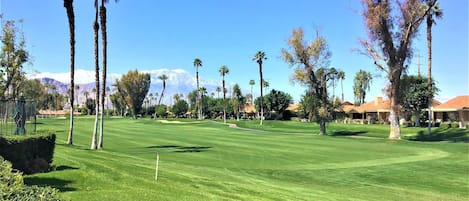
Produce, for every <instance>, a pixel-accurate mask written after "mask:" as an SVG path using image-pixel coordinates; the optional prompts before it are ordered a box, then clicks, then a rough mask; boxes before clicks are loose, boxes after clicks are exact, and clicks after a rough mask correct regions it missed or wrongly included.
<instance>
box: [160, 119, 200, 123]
mask: <svg viewBox="0 0 469 201" xmlns="http://www.w3.org/2000/svg"><path fill="white" fill-rule="evenodd" d="M158 121H159V122H161V123H164V124H193V123H197V122H182V121H168V120H165V119H162V120H158Z"/></svg>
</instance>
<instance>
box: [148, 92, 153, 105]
mask: <svg viewBox="0 0 469 201" xmlns="http://www.w3.org/2000/svg"><path fill="white" fill-rule="evenodd" d="M148 96H149V97H150V106H151V105H152V101H153V93H151V92H150V94H148Z"/></svg>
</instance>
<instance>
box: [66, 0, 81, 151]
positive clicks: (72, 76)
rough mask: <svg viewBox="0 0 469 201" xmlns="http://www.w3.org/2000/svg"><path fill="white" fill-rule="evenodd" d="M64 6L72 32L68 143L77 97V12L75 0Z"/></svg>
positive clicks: (71, 141)
mask: <svg viewBox="0 0 469 201" xmlns="http://www.w3.org/2000/svg"><path fill="white" fill-rule="evenodd" d="M64 7H65V10H66V12H67V19H68V28H69V32H70V130H69V132H68V139H67V144H73V123H74V121H73V120H74V118H73V116H74V114H73V112H74V109H73V107H74V105H73V104H74V99H75V13H74V11H73V0H64ZM77 86H78V85H77Z"/></svg>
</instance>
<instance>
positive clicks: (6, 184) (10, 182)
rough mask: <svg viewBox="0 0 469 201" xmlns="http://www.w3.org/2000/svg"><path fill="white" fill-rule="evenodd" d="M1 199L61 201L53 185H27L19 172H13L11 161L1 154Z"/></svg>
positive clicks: (12, 200)
mask: <svg viewBox="0 0 469 201" xmlns="http://www.w3.org/2000/svg"><path fill="white" fill-rule="evenodd" d="M0 200H11V201H14V200H18V201H20V200H21V201H36V200H42V201H60V198H59V197H58V191H57V190H56V189H54V188H51V187H38V186H26V185H24V183H23V176H22V175H21V173H19V172H12V168H11V163H10V162H8V161H6V160H3V158H2V157H1V156H0Z"/></svg>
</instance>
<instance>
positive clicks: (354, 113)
mask: <svg viewBox="0 0 469 201" xmlns="http://www.w3.org/2000/svg"><path fill="white" fill-rule="evenodd" d="M342 105H343V111H344V112H345V114H347V116H348V119H351V120H352V121H354V122H357V121H358V122H360V123H364V121H365V120H366V121H368V123H371V124H374V123H378V122H379V123H386V122H388V117H389V112H390V108H391V102H390V101H389V100H383V97H379V96H378V97H376V98H375V99H374V100H373V101H370V102H368V103H364V104H362V105H360V106H355V105H353V104H352V103H350V102H348V101H346V102H343V103H342Z"/></svg>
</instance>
